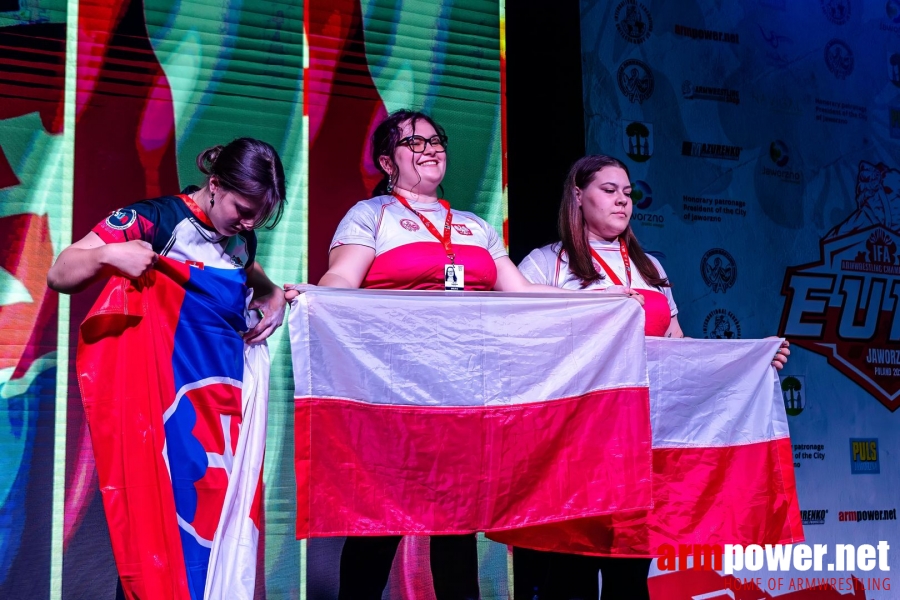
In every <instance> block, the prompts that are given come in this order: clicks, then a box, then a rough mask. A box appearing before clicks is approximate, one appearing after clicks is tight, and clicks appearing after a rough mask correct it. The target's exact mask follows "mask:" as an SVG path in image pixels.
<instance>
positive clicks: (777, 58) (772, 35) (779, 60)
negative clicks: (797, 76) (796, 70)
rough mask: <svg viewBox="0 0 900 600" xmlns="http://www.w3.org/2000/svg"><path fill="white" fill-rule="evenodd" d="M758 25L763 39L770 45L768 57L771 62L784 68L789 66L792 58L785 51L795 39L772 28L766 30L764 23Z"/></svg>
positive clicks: (767, 51) (767, 52)
mask: <svg viewBox="0 0 900 600" xmlns="http://www.w3.org/2000/svg"><path fill="white" fill-rule="evenodd" d="M757 27H759V35H760V36H762V39H763V41H764V42H765V43H766V45H767V46H768V47H769V49H768V50H766V59H767V60H768V61H769V63H770V64H771V65H773V66H775V67H779V68H782V69H783V68H785V67H788V66H789V65H790V64H791V60H790V58H788V56H787V54H786V53H785V51H786V49H787V48H786V46H789V45H791V44H793V43H794V40H792V39H791V38H789V37H788V36H786V35H782V34H780V33H777V32H776V31H774V30H772V29H770V30H768V31H766V30H765V29H763V28H762V25H757Z"/></svg>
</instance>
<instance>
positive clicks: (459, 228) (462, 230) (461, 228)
mask: <svg viewBox="0 0 900 600" xmlns="http://www.w3.org/2000/svg"><path fill="white" fill-rule="evenodd" d="M453 229H455V230H456V233H458V234H459V235H472V230H471V229H469V228H468V227H466V226H465V225H463V224H461V223H454V224H453Z"/></svg>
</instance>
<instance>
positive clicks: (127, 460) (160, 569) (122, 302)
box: [76, 257, 269, 599]
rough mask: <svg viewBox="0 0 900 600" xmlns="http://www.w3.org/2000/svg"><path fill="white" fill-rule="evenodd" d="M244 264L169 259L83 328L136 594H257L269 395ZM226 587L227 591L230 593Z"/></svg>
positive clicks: (114, 519)
mask: <svg viewBox="0 0 900 600" xmlns="http://www.w3.org/2000/svg"><path fill="white" fill-rule="evenodd" d="M247 294H248V290H247V288H246V286H245V277H244V273H243V271H242V270H226V269H213V268H206V269H200V268H195V267H189V266H187V265H185V264H182V263H180V262H177V261H174V260H171V259H168V258H165V257H160V259H159V262H158V263H157V265H156V267H155V268H154V269H153V270H151V271H149V272H148V273H147V274H145V275H144V276H143V277H142V278H141V280H140V281H138V282H131V281H129V280H127V279H124V278H121V277H113V278H111V279H110V281H109V282H108V284H107V285H106V287H105V288H104V290H103V292H102V293H101V294H100V297H99V298H98V300H97V302H96V303H95V304H94V307H93V308H92V310H91V312H90V313H89V314H88V316H87V318H86V319H85V321H84V323H83V324H82V326H81V329H80V339H79V346H78V353H77V359H76V362H77V364H76V368H77V372H78V382H79V386H80V388H81V393H82V399H83V402H84V408H85V413H86V415H87V419H88V423H89V426H90V432H91V441H92V444H93V447H94V455H95V459H96V463H97V472H98V478H99V483H100V490H101V494H102V497H103V504H104V509H105V511H106V517H107V522H108V524H109V530H110V538H111V541H112V547H113V554H114V555H115V559H116V566H117V568H118V571H119V576H120V578H121V580H122V585H123V588H124V590H125V593H126V596H128V597H129V598H179V599H180V598H185V599H187V598H192V599H200V598H204V597H207V598H214V597H215V598H218V597H226V596H227V597H229V598H247V599H250V598H253V593H254V586H255V576H256V549H257V543H258V536H259V512H260V507H261V494H262V487H261V485H262V483H261V474H262V459H263V454H264V451H265V421H266V411H267V403H268V374H269V357H268V349H267V348H266V347H265V346H246V345H245V344H244V343H243V340H242V339H241V336H240V333H239V332H240V331H243V330H244V329H245V327H246V325H245V323H246V317H245V314H246V300H247ZM225 590H227V592H226V591H225Z"/></svg>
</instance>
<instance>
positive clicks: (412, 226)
mask: <svg viewBox="0 0 900 600" xmlns="http://www.w3.org/2000/svg"><path fill="white" fill-rule="evenodd" d="M400 225H401V226H402V227H403V229H405V230H407V231H418V230H419V226H418V225H416V222H415V221H411V220H409V219H400Z"/></svg>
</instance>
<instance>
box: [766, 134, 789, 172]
mask: <svg viewBox="0 0 900 600" xmlns="http://www.w3.org/2000/svg"><path fill="white" fill-rule="evenodd" d="M769 158H771V159H772V162H773V163H775V164H776V165H778V166H779V167H783V166H785V165H786V164H788V161H790V160H791V155H790V153H789V152H788V147H787V144H785V143H784V142H782V141H781V140H775V141H774V142H772V143H771V144H770V145H769Z"/></svg>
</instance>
